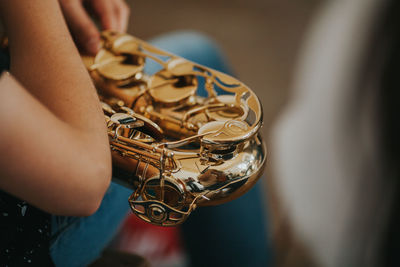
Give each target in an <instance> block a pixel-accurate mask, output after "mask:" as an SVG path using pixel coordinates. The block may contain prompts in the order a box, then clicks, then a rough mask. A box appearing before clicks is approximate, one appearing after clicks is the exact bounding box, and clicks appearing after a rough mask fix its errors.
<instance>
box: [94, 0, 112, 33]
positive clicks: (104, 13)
mask: <svg viewBox="0 0 400 267" xmlns="http://www.w3.org/2000/svg"><path fill="white" fill-rule="evenodd" d="M91 2H92V9H93V12H94V13H95V15H96V17H97V18H98V19H99V20H100V24H101V27H102V29H103V30H118V29H117V28H118V24H117V17H116V15H115V11H114V3H113V1H110V0H97V1H93V0H92V1H91Z"/></svg>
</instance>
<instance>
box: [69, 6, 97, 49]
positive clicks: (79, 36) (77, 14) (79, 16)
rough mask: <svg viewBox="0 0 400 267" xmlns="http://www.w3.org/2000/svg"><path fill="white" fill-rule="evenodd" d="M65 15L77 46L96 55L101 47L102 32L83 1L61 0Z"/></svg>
mask: <svg viewBox="0 0 400 267" xmlns="http://www.w3.org/2000/svg"><path fill="white" fill-rule="evenodd" d="M61 2H64V4H61V6H62V10H63V13H64V17H65V19H66V21H67V24H68V26H69V28H70V31H71V34H72V36H73V37H74V39H75V42H76V43H77V46H78V47H79V48H80V49H81V50H82V51H83V52H85V53H88V54H89V55H95V54H96V53H97V52H98V50H99V47H100V33H99V31H98V29H97V28H96V26H95V24H94V23H93V21H92V20H91V19H90V17H89V15H88V14H87V12H86V10H85V9H84V7H83V6H82V3H81V1H61Z"/></svg>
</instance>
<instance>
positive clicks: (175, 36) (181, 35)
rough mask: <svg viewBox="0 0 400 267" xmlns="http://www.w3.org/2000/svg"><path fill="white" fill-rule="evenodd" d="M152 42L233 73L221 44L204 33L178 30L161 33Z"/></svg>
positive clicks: (185, 56)
mask: <svg viewBox="0 0 400 267" xmlns="http://www.w3.org/2000/svg"><path fill="white" fill-rule="evenodd" d="M150 43H151V44H153V45H154V46H157V47H159V48H161V49H163V50H166V51H169V52H171V53H173V54H176V55H178V56H181V57H183V58H186V59H188V60H190V61H193V62H196V63H198V64H201V65H204V66H207V67H210V68H213V69H216V70H219V71H222V72H225V73H232V72H231V69H230V67H229V64H228V62H227V59H226V57H225V55H224V54H223V53H222V51H221V49H220V48H219V46H218V45H217V44H216V42H215V41H214V40H213V39H211V38H209V37H207V36H206V35H204V34H202V33H199V32H195V31H177V32H173V33H168V34H166V35H161V36H160V37H157V38H155V39H152V40H150Z"/></svg>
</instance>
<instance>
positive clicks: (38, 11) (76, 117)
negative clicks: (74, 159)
mask: <svg viewBox="0 0 400 267" xmlns="http://www.w3.org/2000/svg"><path fill="white" fill-rule="evenodd" d="M1 5H2V6H1V8H2V11H1V12H2V14H1V15H2V17H3V21H4V24H5V29H6V32H7V35H8V37H9V44H10V55H11V73H13V75H14V76H15V77H16V78H17V79H18V80H19V81H20V82H21V83H22V84H23V85H24V86H25V87H26V88H27V89H28V90H29V91H30V92H31V93H32V94H33V95H34V96H35V97H36V98H37V99H39V101H41V102H42V103H43V104H44V105H45V106H47V107H48V108H49V109H50V110H51V111H52V112H53V113H54V114H55V115H56V116H57V117H59V118H61V119H62V120H64V121H66V122H67V123H69V124H71V125H73V126H75V127H79V128H81V129H89V130H92V129H99V130H100V129H101V130H102V132H103V133H104V118H103V116H102V114H101V110H100V106H99V101H98V97H97V94H96V92H95V89H94V87H93V84H92V82H91V80H90V77H89V75H88V73H87V71H86V70H85V68H84V66H83V64H82V62H81V59H80V56H79V54H78V51H77V49H76V47H75V45H74V43H73V41H72V38H71V36H70V35H69V32H68V29H67V27H66V25H65V22H64V20H63V18H62V14H61V11H60V8H59V6H58V2H57V1H55V0H30V1H25V0H13V1H8V0H2V2H1ZM103 138H104V135H103Z"/></svg>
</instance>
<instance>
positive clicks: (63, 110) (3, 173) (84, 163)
mask: <svg viewBox="0 0 400 267" xmlns="http://www.w3.org/2000/svg"><path fill="white" fill-rule="evenodd" d="M71 2H72V0H71ZM0 16H1V19H2V22H3V24H4V28H5V31H6V33H7V36H8V37H9V49H10V58H11V69H10V72H11V74H3V75H2V76H1V77H0V99H2V100H3V101H1V102H2V103H1V104H0V123H1V125H2V130H1V131H0V155H1V156H0V189H2V190H4V191H6V192H8V193H10V194H12V195H14V196H16V197H18V198H21V199H23V200H26V201H27V202H29V203H31V204H32V205H34V206H36V207H38V208H40V209H42V210H44V211H47V212H50V213H52V214H57V215H70V216H87V215H90V214H93V213H94V212H95V211H96V210H97V209H98V207H99V205H100V203H101V200H102V198H103V196H104V193H105V192H106V190H107V188H108V186H109V183H110V180H111V154H110V150H109V145H108V139H107V135H106V128H105V120H104V116H103V113H102V111H101V108H100V105H99V100H98V97H97V94H96V91H95V88H94V86H93V84H92V82H91V79H90V77H89V75H88V73H87V71H86V69H85V67H84V66H83V64H82V61H81V59H80V55H79V53H78V50H77V48H76V46H75V44H74V42H73V39H72V37H71V35H70V33H69V30H68V27H67V24H66V22H65V21H64V18H63V14H62V11H61V8H60V5H59V3H58V2H57V1H55V0H30V1H25V0H13V1H9V0H0ZM71 31H72V30H71ZM77 38H78V37H76V39H77ZM79 38H80V37H79ZM17 80H18V81H17Z"/></svg>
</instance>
